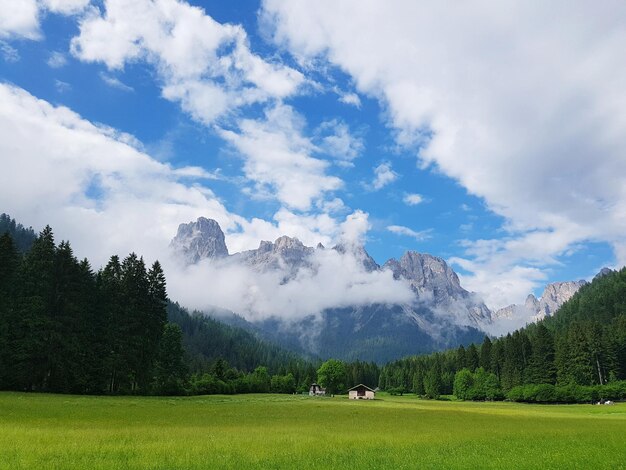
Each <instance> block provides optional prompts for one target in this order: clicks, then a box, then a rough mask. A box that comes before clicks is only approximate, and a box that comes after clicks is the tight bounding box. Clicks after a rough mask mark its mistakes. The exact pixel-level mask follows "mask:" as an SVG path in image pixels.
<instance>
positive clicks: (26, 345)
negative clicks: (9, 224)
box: [12, 226, 56, 391]
mask: <svg viewBox="0 0 626 470" xmlns="http://www.w3.org/2000/svg"><path fill="white" fill-rule="evenodd" d="M55 251H56V247H55V244H54V235H53V233H52V229H51V228H50V227H49V226H46V227H45V228H44V229H43V231H42V232H41V233H40V234H39V237H37V239H36V240H35V242H34V243H33V246H32V248H31V250H30V251H29V252H28V253H27V255H26V257H25V259H24V262H23V264H22V269H21V272H20V279H19V292H18V302H17V306H16V313H17V315H16V322H15V325H14V326H15V328H14V329H13V331H14V334H13V335H12V337H13V340H14V341H15V342H14V345H13V347H14V348H15V349H14V351H15V353H16V357H15V366H14V368H13V370H14V371H15V377H14V380H15V387H16V388H18V389H22V390H36V391H45V390H47V387H48V379H49V377H50V372H51V370H50V368H51V357H50V354H51V352H52V351H51V350H50V340H51V333H52V329H51V317H52V311H53V305H54V301H55V284H54V280H55V279H54V275H55V272H54V269H55V257H56V253H55Z"/></svg>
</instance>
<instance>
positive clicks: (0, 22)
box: [0, 0, 89, 39]
mask: <svg viewBox="0 0 626 470" xmlns="http://www.w3.org/2000/svg"><path fill="white" fill-rule="evenodd" d="M88 4H89V0H39V1H38V0H0V38H1V37H5V38H6V37H18V38H25V39H40V38H41V33H40V31H39V21H40V18H41V16H42V14H43V13H45V12H46V11H50V12H51V13H60V14H63V15H72V14H76V13H79V12H81V11H83V10H84V9H85V8H86V7H87V5H88Z"/></svg>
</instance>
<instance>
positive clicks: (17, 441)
mask: <svg viewBox="0 0 626 470" xmlns="http://www.w3.org/2000/svg"><path fill="white" fill-rule="evenodd" d="M0 468H2V469H19V468H28V469H31V468H32V469H44V468H45V469H53V468H85V469H116V468H150V469H164V470H165V469H168V470H169V469H179V468H180V469H200V468H233V469H242V468H324V469H330V468H351V469H354V468H369V469H374V468H393V469H400V468H442V469H453V468H501V469H510V468H541V469H549V468H559V469H560V468H568V469H569V468H580V469H590V468H607V469H609V468H610V469H626V404H617V405H615V406H591V405H571V406H569V405H567V406H565V405H561V406H559V405H552V406H540V405H520V404H513V403H465V402H436V401H425V400H418V399H416V398H414V397H389V396H383V397H381V399H377V400H376V401H373V402H364V401H359V402H356V401H349V400H347V398H339V397H336V398H309V397H302V396H285V395H239V396H207V397H185V398H136V397H78V396H64V395H37V394H18V393H0Z"/></svg>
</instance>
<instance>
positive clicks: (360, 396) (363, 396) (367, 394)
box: [348, 384, 376, 400]
mask: <svg viewBox="0 0 626 470" xmlns="http://www.w3.org/2000/svg"><path fill="white" fill-rule="evenodd" d="M375 395H376V392H375V391H374V390H372V389H371V388H369V387H368V386H367V385H363V384H359V385H355V386H354V387H352V388H351V389H349V390H348V398H349V399H350V400H373V399H374V396H375Z"/></svg>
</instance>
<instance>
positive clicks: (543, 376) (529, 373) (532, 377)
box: [525, 323, 556, 384]
mask: <svg viewBox="0 0 626 470" xmlns="http://www.w3.org/2000/svg"><path fill="white" fill-rule="evenodd" d="M531 344H532V353H531V356H530V361H529V364H528V368H527V369H526V371H525V383H533V384H554V383H555V382H556V366H555V364H554V338H553V337H552V333H551V332H550V330H548V329H547V328H546V327H545V325H543V324H542V323H540V324H539V325H537V327H536V328H535V334H534V336H533V339H532V341H531Z"/></svg>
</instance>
